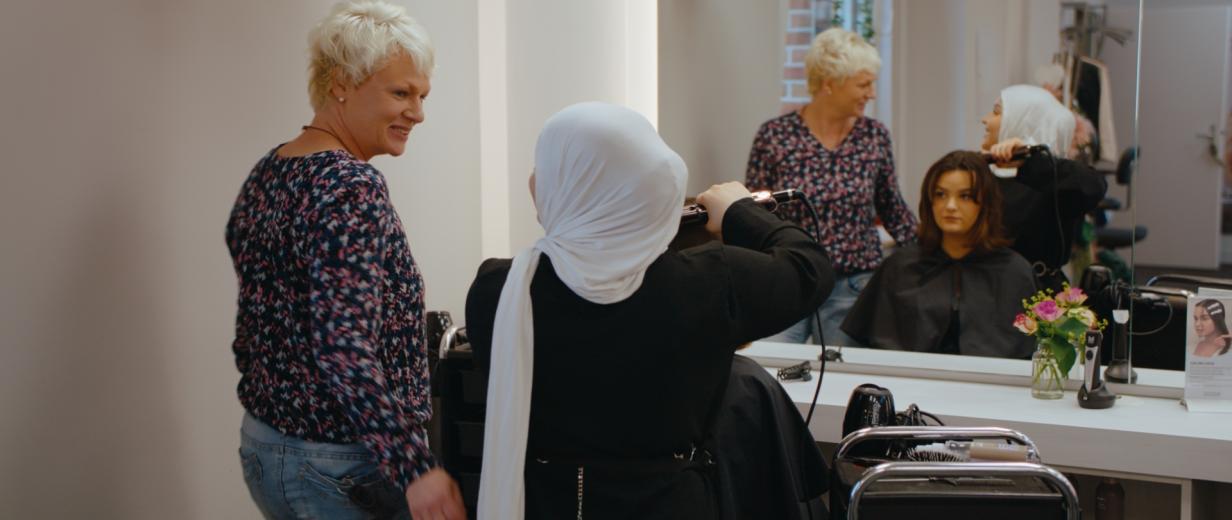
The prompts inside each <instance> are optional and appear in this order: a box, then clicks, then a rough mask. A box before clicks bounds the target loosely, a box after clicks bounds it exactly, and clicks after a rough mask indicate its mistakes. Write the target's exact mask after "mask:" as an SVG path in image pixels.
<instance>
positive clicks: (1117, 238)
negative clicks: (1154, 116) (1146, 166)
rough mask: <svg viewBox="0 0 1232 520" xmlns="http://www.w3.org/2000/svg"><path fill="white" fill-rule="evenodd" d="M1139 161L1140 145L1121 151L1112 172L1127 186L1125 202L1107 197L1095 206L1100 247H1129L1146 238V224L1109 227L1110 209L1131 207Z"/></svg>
mask: <svg viewBox="0 0 1232 520" xmlns="http://www.w3.org/2000/svg"><path fill="white" fill-rule="evenodd" d="M1137 162H1138V147H1137V146H1133V147H1130V148H1127V149H1126V150H1125V151H1124V152H1122V153H1121V158H1120V160H1118V161H1117V166H1116V170H1115V171H1113V172H1112V175H1113V179H1114V181H1115V182H1116V183H1117V184H1119V185H1121V186H1125V188H1126V198H1127V199H1128V200H1127V201H1126V202H1125V204H1121V201H1119V200H1117V199H1115V198H1112V197H1106V198H1104V200H1102V201H1100V203H1099V206H1096V208H1095V215H1094V216H1095V243H1096V245H1098V246H1099V247H1100V248H1103V249H1107V250H1114V249H1120V248H1123V247H1129V246H1130V245H1132V244H1133V243H1135V242H1141V241H1142V240H1143V239H1145V238H1146V226H1140V225H1139V226H1134V227H1133V229H1130V228H1117V227H1108V212H1109V211H1127V210H1129V209H1130V201H1132V200H1133V190H1134V187H1133V182H1132V180H1133V171H1134V167H1135V166H1136V165H1137Z"/></svg>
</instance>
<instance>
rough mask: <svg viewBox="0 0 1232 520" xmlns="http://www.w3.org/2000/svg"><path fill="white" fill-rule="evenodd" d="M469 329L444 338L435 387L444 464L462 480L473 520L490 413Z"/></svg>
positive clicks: (484, 380)
mask: <svg viewBox="0 0 1232 520" xmlns="http://www.w3.org/2000/svg"><path fill="white" fill-rule="evenodd" d="M465 334H466V330H465V329H460V328H458V327H450V328H449V329H448V330H446V331H445V333H444V335H442V337H441V342H440V362H439V363H438V365H437V367H436V370H435V373H434V376H435V377H434V388H435V389H436V391H439V393H440V406H439V407H438V408H436V410H437V412H438V413H437V414H435V415H437V416H439V417H440V439H441V441H440V458H441V464H442V465H444V467H445V469H446V470H447V471H449V473H450V474H451V475H453V477H454V479H455V480H457V481H458V488H459V489H460V490H461V492H462V502H463V504H465V505H466V511H467V515H468V517H469V518H472V519H473V518H475V505H476V504H477V503H478V501H479V471H480V469H481V468H482V466H483V421H484V414H485V413H486V412H487V406H486V404H485V403H486V402H487V398H488V374H487V372H486V371H484V370H482V369H480V368H479V367H477V366H476V363H475V356H474V352H473V351H472V350H471V347H470V344H468V343H466V340H465V337H466V336H465Z"/></svg>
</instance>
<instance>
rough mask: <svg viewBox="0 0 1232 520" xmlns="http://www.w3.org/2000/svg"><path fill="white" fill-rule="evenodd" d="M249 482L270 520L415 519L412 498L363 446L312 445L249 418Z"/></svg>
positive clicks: (243, 445)
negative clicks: (386, 475) (318, 519)
mask: <svg viewBox="0 0 1232 520" xmlns="http://www.w3.org/2000/svg"><path fill="white" fill-rule="evenodd" d="M240 464H241V465H242V466H243V468H244V482H245V483H247V484H248V492H249V493H251V494H252V499H253V501H255V502H256V503H257V508H259V509H260V510H261V514H262V515H263V516H265V518H268V519H277V520H283V519H300V518H329V519H331V520H332V519H344V520H347V519H370V518H395V519H408V520H409V519H410V518H411V513H410V510H409V509H408V508H407V505H406V498H405V495H403V493H402V490H401V489H398V486H396V485H394V483H392V482H390V481H389V479H387V478H385V475H384V474H383V473H381V471H380V470H379V469H378V468H377V465H376V461H375V460H373V456H372V453H371V452H369V451H368V450H367V449H366V448H364V447H363V446H362V445H360V444H326V443H320V442H308V441H305V440H301V439H297V438H295V437H288V436H286V435H283V434H282V433H280V432H279V431H278V430H275V429H274V428H273V427H270V426H269V425H266V424H265V423H262V422H261V421H260V420H258V419H257V418H255V417H253V416H252V415H250V414H248V413H247V412H245V413H244V422H243V425H242V426H241V427H240Z"/></svg>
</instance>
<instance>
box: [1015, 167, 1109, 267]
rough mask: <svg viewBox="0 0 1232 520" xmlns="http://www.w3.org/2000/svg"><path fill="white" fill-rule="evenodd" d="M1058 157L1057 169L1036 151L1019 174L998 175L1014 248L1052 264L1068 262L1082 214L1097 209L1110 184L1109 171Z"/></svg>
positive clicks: (1059, 265)
mask: <svg viewBox="0 0 1232 520" xmlns="http://www.w3.org/2000/svg"><path fill="white" fill-rule="evenodd" d="M1056 163H1057V168H1056V172H1055V175H1054V172H1053V168H1052V161H1051V160H1050V159H1049V157H1048V156H1046V155H1042V154H1036V155H1033V156H1031V157H1030V158H1028V159H1027V160H1026V162H1024V163H1023V164H1022V165H1021V166H1019V167H1018V175H1017V176H1016V177H1013V178H1008V179H998V184H999V185H1000V187H1001V195H1002V198H1003V201H1004V203H1003V207H1004V208H1005V211H1004V212H1003V215H1004V216H1003V217H1002V222H1003V223H1004V224H1005V231H1006V233H1007V234H1008V235H1009V237H1010V238H1011V239H1013V241H1014V243H1013V245H1012V246H1011V248H1012V249H1013V250H1014V251H1017V252H1018V254H1020V255H1022V256H1023V258H1026V259H1027V262H1029V263H1032V264H1034V263H1036V262H1042V263H1043V264H1044V265H1045V266H1047V267H1048V268H1049V269H1059V268H1060V267H1061V266H1063V265H1065V264H1066V263H1067V262H1069V257H1070V250H1071V248H1072V246H1073V243H1074V236H1075V234H1077V233H1078V229H1079V227H1078V226H1079V224H1080V223H1081V222H1082V218H1083V215H1085V214H1086V213H1087V212H1088V211H1091V210H1093V209H1095V206H1097V205H1099V201H1100V200H1102V199H1103V198H1104V193H1105V192H1106V191H1107V190H1108V182H1107V181H1105V180H1104V177H1103V176H1102V175H1100V174H1098V173H1096V172H1095V171H1094V170H1092V169H1091V168H1088V167H1087V166H1085V165H1083V164H1082V163H1079V162H1076V161H1071V160H1068V159H1058V160H1057V162H1056ZM1054 189H1055V191H1056V196H1055V198H1054V196H1053V191H1054ZM1058 216H1059V217H1060V225H1059V226H1058V222H1057V220H1058ZM1058 228H1059V229H1058Z"/></svg>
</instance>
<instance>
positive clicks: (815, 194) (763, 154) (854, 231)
mask: <svg viewBox="0 0 1232 520" xmlns="http://www.w3.org/2000/svg"><path fill="white" fill-rule="evenodd" d="M804 62H805V67H806V68H807V72H808V85H809V93H810V95H811V99H810V101H809V103H808V104H807V105H805V106H804V108H802V109H800V110H796V111H793V112H790V113H787V114H784V115H781V116H779V117H776V118H774V119H771V120H769V121H767V122H765V123H764V124H762V126H761V128H760V129H758V131H757V135H756V137H754V138H753V147H752V150H750V151H749V164H748V170H747V172H746V175H745V181H746V183H747V184H748V186H749V188H752V189H769V190H784V189H789V188H792V189H799V190H801V191H803V192H804V194H805V196H806V197H808V199H809V201H810V202H811V203H812V205H813V206H814V207H815V208H817V211H818V212H819V216H820V223H818V224H814V223H813V221H812V220H811V219H809V218H807V214H806V213H804V212H803V211H802V210H801V208H799V207H798V205H791V206H790V207H787V206H785V207H784V208H782V209H780V212H781V213H782V214H783V215H784V216H785V217H787V218H788V219H790V220H793V221H795V222H796V223H798V224H800V225H801V226H803V227H804V228H805V229H806V230H808V231H809V232H810V233H812V235H813V236H815V237H817V239H818V240H819V241H820V242H821V245H822V246H823V247H825V249H826V254H828V255H829V256H830V259H831V261H832V262H834V268H835V270H837V271H838V274H839V279H838V280H837V282H836V283H835V288H834V292H833V293H832V294H831V295H830V299H829V300H827V301H826V302H825V304H823V305H822V306H821V309H819V311H818V312H819V313H820V317H819V321H820V322H821V330H820V331H818V330H815V329H816V328H815V327H814V322H813V318H812V317H810V318H806V319H804V320H803V321H801V322H799V323H796V324H795V325H793V326H791V327H790V328H788V329H787V330H785V331H783V332H781V333H779V334H776V335H774V336H771V338H770V339H773V340H776V341H783V342H789V343H803V342H805V341H807V340H808V339H809V338H810V337H812V338H813V341H814V342H820V341H821V340H822V339H823V338H822V337H821V336H824V339H825V341H826V342H827V343H829V344H831V345H855V344H856V342H855V340H853V339H852V338H850V337H849V336H847V335H846V334H845V333H844V332H843V331H842V330H841V329H840V328H839V325H840V324H842V322H843V317H844V316H846V314H847V309H849V308H851V305H852V304H854V303H855V301H856V297H857V296H859V294H860V290H861V289H862V288H863V287H864V284H865V283H867V282H868V279H869V277H871V276H872V272H873V270H874V269H876V268H877V266H878V265H880V264H881V240H880V238H878V234H877V225H876V219H877V218H880V219H881V221H882V223H883V224H884V225H885V228H886V231H888V232H889V233H890V236H892V237H894V241H895V242H897V243H899V244H904V243H910V242H913V241H915V235H916V220H915V215H913V214H912V213H911V208H909V207H908V206H907V203H906V202H905V201H904V200H903V196H902V193H900V192H899V189H898V177H897V176H895V174H894V156H893V152H892V145H891V142H890V131H889V130H887V129H886V127H885V126H884V125H882V124H881V123H880V122H878V121H876V120H874V119H872V118H869V117H865V116H864V107H865V106H867V105H868V102H870V101H872V100H873V99H875V98H876V97H877V93H876V90H875V82H876V81H877V70H878V69H879V68H880V67H881V58H880V57H878V56H877V49H875V48H873V46H872V45H870V44H869V43H868V42H866V41H864V39H863V38H861V37H860V36H859V35H857V34H855V33H852V32H851V31H846V30H843V29H838V28H834V29H829V30H827V31H825V32H823V33H821V34H819V35H817V38H815V39H814V40H813V46H812V48H810V49H809V52H808V55H807V56H806V57H805V60H804Z"/></svg>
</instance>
